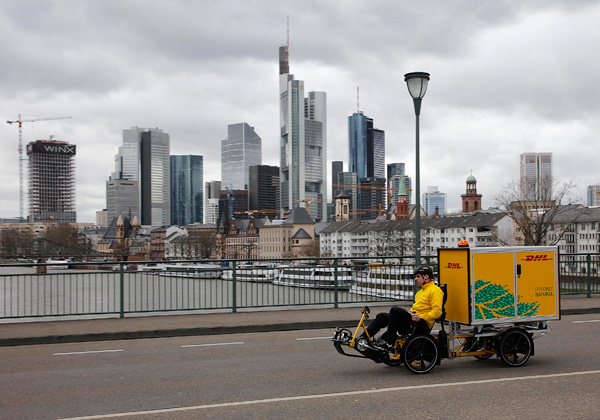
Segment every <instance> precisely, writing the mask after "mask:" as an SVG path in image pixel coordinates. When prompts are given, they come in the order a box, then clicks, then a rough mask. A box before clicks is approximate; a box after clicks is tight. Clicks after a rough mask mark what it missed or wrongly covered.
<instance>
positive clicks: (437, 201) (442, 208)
mask: <svg viewBox="0 0 600 420" xmlns="http://www.w3.org/2000/svg"><path fill="white" fill-rule="evenodd" d="M423 208H424V210H425V213H426V214H427V216H440V217H442V216H445V215H446V193H443V192H440V191H439V189H438V187H437V186H432V187H427V192H426V193H424V194H423Z"/></svg>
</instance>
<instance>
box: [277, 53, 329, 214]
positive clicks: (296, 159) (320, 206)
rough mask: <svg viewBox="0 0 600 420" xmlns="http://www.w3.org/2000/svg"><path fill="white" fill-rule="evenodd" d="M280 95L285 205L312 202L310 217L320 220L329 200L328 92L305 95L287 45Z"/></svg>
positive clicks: (282, 56)
mask: <svg viewBox="0 0 600 420" xmlns="http://www.w3.org/2000/svg"><path fill="white" fill-rule="evenodd" d="M279 94H280V127H281V139H280V156H281V165H280V182H281V191H280V193H281V208H282V209H283V210H285V211H287V210H290V209H292V208H294V207H299V205H300V203H301V202H307V201H308V202H310V206H309V210H310V216H311V217H312V219H313V220H315V221H317V222H320V221H323V220H325V218H326V212H325V211H324V208H325V206H324V201H325V200H327V191H326V186H325V180H326V179H327V95H326V94H325V92H309V93H308V96H307V97H305V96H304V82H303V81H302V80H295V79H294V75H292V74H290V73H289V62H288V47H287V46H281V47H279ZM310 200H312V201H310Z"/></svg>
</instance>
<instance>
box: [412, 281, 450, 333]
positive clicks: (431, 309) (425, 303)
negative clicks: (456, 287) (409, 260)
mask: <svg viewBox="0 0 600 420" xmlns="http://www.w3.org/2000/svg"><path fill="white" fill-rule="evenodd" d="M443 301H444V292H442V289H440V288H439V287H438V286H437V285H436V284H435V283H434V282H433V281H430V282H429V283H426V284H424V285H423V286H421V290H419V291H418V292H417V294H416V295H415V303H414V305H413V306H412V308H410V311H411V312H416V313H417V314H418V315H419V316H420V317H421V318H423V319H424V320H425V322H427V325H429V328H431V327H433V324H434V323H435V320H436V319H438V318H439V317H440V316H441V315H442V303H443Z"/></svg>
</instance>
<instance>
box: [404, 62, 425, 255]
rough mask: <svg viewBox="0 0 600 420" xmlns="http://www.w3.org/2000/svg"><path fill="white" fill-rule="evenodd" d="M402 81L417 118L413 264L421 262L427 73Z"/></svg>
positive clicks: (405, 77)
mask: <svg viewBox="0 0 600 420" xmlns="http://www.w3.org/2000/svg"><path fill="white" fill-rule="evenodd" d="M404 81H405V82H406V85H407V86H408V93H410V96H412V98H413V103H414V105H415V116H416V118H417V147H416V149H415V150H416V155H417V165H416V172H417V173H416V176H415V182H416V187H417V192H416V197H417V202H416V207H415V209H416V212H417V213H416V215H415V265H416V266H418V265H420V264H421V174H420V163H419V115H421V100H422V99H423V96H425V92H427V84H428V83H429V73H423V72H414V73H406V74H405V75H404Z"/></svg>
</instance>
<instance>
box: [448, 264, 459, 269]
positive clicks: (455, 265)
mask: <svg viewBox="0 0 600 420" xmlns="http://www.w3.org/2000/svg"><path fill="white" fill-rule="evenodd" d="M446 268H454V269H459V268H462V267H461V266H460V263H448V265H447V266H446Z"/></svg>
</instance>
